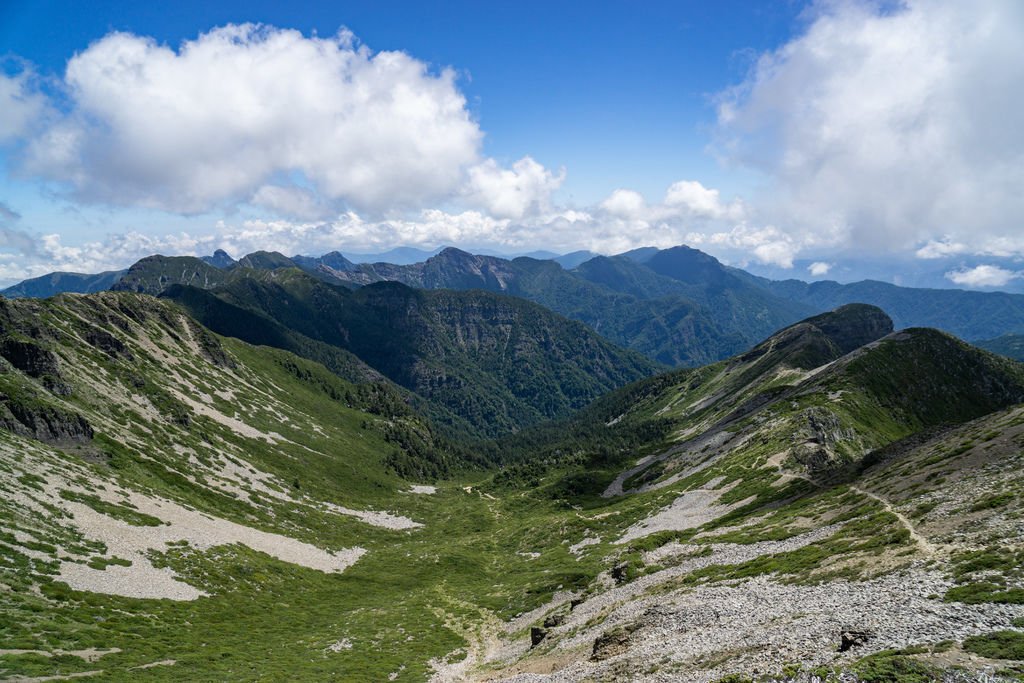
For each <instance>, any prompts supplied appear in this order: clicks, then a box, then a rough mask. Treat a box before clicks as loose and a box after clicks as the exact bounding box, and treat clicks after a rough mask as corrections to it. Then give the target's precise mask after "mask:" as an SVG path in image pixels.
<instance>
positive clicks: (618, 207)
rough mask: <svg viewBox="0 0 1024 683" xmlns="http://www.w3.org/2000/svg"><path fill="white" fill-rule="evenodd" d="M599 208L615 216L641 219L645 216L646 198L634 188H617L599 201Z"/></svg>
mask: <svg viewBox="0 0 1024 683" xmlns="http://www.w3.org/2000/svg"><path fill="white" fill-rule="evenodd" d="M600 208H601V209H602V210H604V211H606V212H607V213H609V214H611V215H612V216H615V217H616V218H626V219H632V220H643V219H644V218H646V216H647V212H648V208H647V200H645V199H644V196H643V195H642V194H640V193H639V192H636V191H634V190H625V189H618V190H615V191H614V192H612V193H611V194H610V195H608V197H607V198H606V199H605V200H604V201H603V202H601V204H600Z"/></svg>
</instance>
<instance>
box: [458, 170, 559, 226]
mask: <svg viewBox="0 0 1024 683" xmlns="http://www.w3.org/2000/svg"><path fill="white" fill-rule="evenodd" d="M564 180H565V170H564V169H562V170H561V171H560V172H559V173H558V174H557V175H556V174H555V173H552V172H551V171H550V170H548V169H547V168H545V167H544V166H542V165H541V164H539V163H537V162H536V161H534V160H533V159H532V158H531V157H528V156H527V157H523V158H522V159H520V160H519V161H517V162H515V163H514V164H512V168H510V169H503V168H501V167H500V166H499V165H498V163H497V162H496V161H494V159H487V160H485V161H484V162H482V163H480V164H478V165H476V166H474V167H472V168H470V169H469V179H468V181H467V186H466V191H465V194H466V199H467V200H468V201H469V202H470V203H472V204H474V205H476V206H479V207H481V208H484V209H486V210H487V211H488V213H490V214H491V215H492V216H495V217H498V218H513V219H520V218H522V217H523V216H526V215H527V214H531V213H533V214H536V213H539V212H541V211H545V210H548V209H550V206H551V193H553V192H554V191H555V190H557V189H558V188H559V187H560V186H561V185H562V182H563V181H564Z"/></svg>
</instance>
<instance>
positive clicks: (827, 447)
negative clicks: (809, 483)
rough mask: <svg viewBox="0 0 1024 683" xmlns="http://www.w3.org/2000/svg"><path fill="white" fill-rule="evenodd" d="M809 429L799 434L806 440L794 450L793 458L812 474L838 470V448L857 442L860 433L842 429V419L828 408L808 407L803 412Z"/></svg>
mask: <svg viewBox="0 0 1024 683" xmlns="http://www.w3.org/2000/svg"><path fill="white" fill-rule="evenodd" d="M803 415H804V417H805V419H806V427H805V429H804V430H803V433H802V434H801V435H800V436H801V437H803V439H804V441H803V442H802V443H799V444H797V445H796V446H794V448H793V457H794V458H795V459H796V460H797V462H799V463H801V464H802V465H803V466H804V467H806V468H807V470H808V472H810V473H811V474H812V475H815V474H822V473H826V472H829V471H832V470H834V469H835V468H836V465H837V464H839V463H838V462H837V460H838V458H839V453H838V452H837V450H838V449H837V446H838V445H839V444H841V443H844V442H847V443H853V442H856V441H857V440H858V437H857V432H856V431H855V430H853V429H851V428H849V427H843V424H842V422H840V420H839V418H838V417H837V416H836V414H835V413H833V412H832V411H830V410H827V409H825V408H819V407H813V408H808V409H807V410H805V411H804V413H803Z"/></svg>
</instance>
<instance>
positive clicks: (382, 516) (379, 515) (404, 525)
mask: <svg viewBox="0 0 1024 683" xmlns="http://www.w3.org/2000/svg"><path fill="white" fill-rule="evenodd" d="M323 507H324V509H325V510H329V511H330V512H333V513H335V514H338V515H348V516H349V517H355V518H356V519H358V520H359V521H361V522H365V523H367V524H372V525H373V526H379V527H382V528H384V529H394V530H403V529H419V528H420V527H422V526H423V525H422V524H420V523H419V522H414V521H413V520H411V519H409V518H408V517H402V516H401V515H395V514H392V513H390V512H378V511H376V510H353V509H352V508H347V507H342V506H341V505H335V504H334V503H323Z"/></svg>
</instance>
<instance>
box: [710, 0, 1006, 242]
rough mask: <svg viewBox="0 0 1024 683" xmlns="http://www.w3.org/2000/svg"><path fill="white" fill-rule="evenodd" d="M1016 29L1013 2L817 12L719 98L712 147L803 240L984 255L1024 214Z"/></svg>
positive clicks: (860, 6)
mask: <svg viewBox="0 0 1024 683" xmlns="http://www.w3.org/2000/svg"><path fill="white" fill-rule="evenodd" d="M1021 26H1024V4H1022V3H1020V2H1017V1H1016V0H992V1H991V2H984V3H970V2H968V3H961V2H933V1H931V0H906V1H905V2H902V3H900V4H898V5H896V6H895V7H894V6H892V5H890V4H883V3H869V2H857V1H855V0H837V1H829V2H821V3H819V4H818V5H816V6H815V7H814V8H812V15H811V17H810V19H809V21H808V26H807V29H806V31H805V32H803V33H802V34H801V35H799V36H798V37H796V38H795V39H793V40H792V41H790V42H789V43H787V44H786V45H784V46H782V47H781V48H779V49H778V50H775V51H773V52H770V53H768V54H764V55H762V56H761V57H760V58H759V59H758V60H757V62H756V64H755V65H754V67H753V68H752V70H751V71H750V74H749V76H748V78H747V79H746V80H745V81H744V82H743V83H741V84H740V85H739V86H737V87H735V88H733V89H730V90H729V91H728V92H726V93H723V95H722V97H721V100H720V105H719V111H718V123H719V134H720V139H719V141H718V145H717V149H718V151H719V152H720V153H721V154H722V155H723V156H724V157H725V158H726V159H728V160H730V161H732V162H734V163H740V164H746V165H748V166H751V167H754V168H757V169H760V170H762V171H764V172H765V173H766V174H767V175H768V177H769V180H770V183H771V185H772V186H771V193H770V195H771V197H772V198H776V197H777V198H778V199H777V201H773V200H771V199H765V200H764V201H763V202H762V204H763V208H764V209H765V210H766V211H767V212H768V213H769V214H770V215H772V217H773V218H774V220H773V222H775V223H776V224H778V225H785V226H786V228H787V231H788V232H790V233H791V234H792V235H793V236H794V237H795V239H797V240H798V241H801V242H802V241H804V240H805V239H806V238H808V236H809V237H810V238H815V236H817V238H818V239H820V238H821V233H822V228H821V226H822V225H826V226H828V228H827V230H826V232H828V233H829V235H830V238H831V239H832V241H833V243H835V244H837V245H844V246H849V245H855V246H858V247H867V248H874V249H883V248H885V249H889V248H912V247H914V246H917V245H920V244H922V243H927V244H926V246H925V247H924V248H923V250H922V253H921V256H922V257H926V258H927V257H931V256H932V255H933V254H939V253H940V252H942V251H944V250H948V249H947V248H955V249H956V253H962V252H963V251H965V250H971V251H976V250H979V249H981V248H982V247H983V245H984V243H986V242H987V241H992V240H996V239H999V238H1001V237H1005V236H1006V235H1007V233H1008V232H1009V231H1010V230H1016V229H1017V227H1018V226H1019V217H1020V216H1021V215H1024V127H1021V126H1020V125H1019V119H1020V112H1021V111H1022V109H1024V90H1022V89H1021V88H1020V83H1022V82H1024V41H1021V40H1020V27H1021ZM928 245H930V246H928ZM955 245H962V246H955ZM1014 246H1016V247H1017V248H1018V249H1019V248H1021V245H1020V244H1016V245H1014ZM1017 253H1020V252H1019V251H1018V252H1017Z"/></svg>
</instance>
